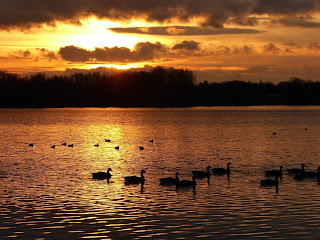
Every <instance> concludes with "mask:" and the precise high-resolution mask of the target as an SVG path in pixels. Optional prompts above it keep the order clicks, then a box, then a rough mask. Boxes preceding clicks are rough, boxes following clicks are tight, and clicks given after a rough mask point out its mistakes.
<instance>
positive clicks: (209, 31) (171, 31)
mask: <svg viewBox="0 0 320 240" xmlns="http://www.w3.org/2000/svg"><path fill="white" fill-rule="evenodd" d="M108 29H109V30H111V31H113V32H116V33H135V34H149V35H179V36H191V35H222V34H257V33H263V32H264V31H258V30H254V29H242V28H224V29H213V28H211V27H191V26H168V27H143V28H142V27H127V28H108Z"/></svg>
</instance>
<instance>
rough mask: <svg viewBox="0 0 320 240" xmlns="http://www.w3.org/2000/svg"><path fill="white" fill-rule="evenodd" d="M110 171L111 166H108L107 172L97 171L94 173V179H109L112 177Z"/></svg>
mask: <svg viewBox="0 0 320 240" xmlns="http://www.w3.org/2000/svg"><path fill="white" fill-rule="evenodd" d="M110 171H112V169H111V168H108V171H107V172H96V173H92V179H99V180H104V179H107V180H108V181H109V179H110V178H111V176H112V175H111V173H110Z"/></svg>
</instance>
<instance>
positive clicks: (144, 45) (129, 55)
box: [59, 42, 167, 62]
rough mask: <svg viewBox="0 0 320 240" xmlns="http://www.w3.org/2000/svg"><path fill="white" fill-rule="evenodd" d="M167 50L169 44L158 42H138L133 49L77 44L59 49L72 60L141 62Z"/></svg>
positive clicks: (68, 59) (62, 55)
mask: <svg viewBox="0 0 320 240" xmlns="http://www.w3.org/2000/svg"><path fill="white" fill-rule="evenodd" d="M166 51H167V46H165V45H163V44H161V43H159V42H156V43H150V42H140V43H137V44H136V45H135V47H134V49H133V50H130V49H129V48H126V47H113V48H108V47H104V48H95V49H94V50H93V51H90V50H86V49H83V48H80V47H75V46H66V47H62V48H60V50H59V54H60V56H61V57H62V58H63V59H64V60H67V61H70V62H87V61H103V62H139V61H149V60H153V59H155V58H158V57H160V56H162V55H161V53H165V52H166Z"/></svg>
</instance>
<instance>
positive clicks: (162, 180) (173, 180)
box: [159, 172, 179, 185]
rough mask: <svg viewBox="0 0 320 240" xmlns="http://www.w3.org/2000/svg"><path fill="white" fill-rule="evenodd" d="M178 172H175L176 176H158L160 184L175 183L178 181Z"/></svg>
mask: <svg viewBox="0 0 320 240" xmlns="http://www.w3.org/2000/svg"><path fill="white" fill-rule="evenodd" d="M178 175H179V173H178V172H176V178H173V177H166V178H160V179H159V180H160V184H162V185H173V184H176V183H177V182H179V177H178Z"/></svg>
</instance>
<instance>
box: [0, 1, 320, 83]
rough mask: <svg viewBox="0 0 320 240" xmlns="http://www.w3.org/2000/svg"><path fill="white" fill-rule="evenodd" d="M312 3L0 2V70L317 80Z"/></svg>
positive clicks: (315, 4) (319, 43)
mask: <svg viewBox="0 0 320 240" xmlns="http://www.w3.org/2000/svg"><path fill="white" fill-rule="evenodd" d="M319 33H320V0H289V1H288V0H197V1H192V0H176V1H172V0H161V1H160V0H155V1H150V0H116V1H114V0H91V1H83V0H77V1H73V0H64V1H61V0H56V1H43V0H41V1H40V0H0V70H1V71H8V72H12V73H18V74H34V73H37V72H45V73H46V74H48V75H49V74H64V73H66V74H69V73H73V72H76V71H83V70H85V71H88V70H97V71H100V72H103V71H109V70H108V69H105V68H104V67H107V68H110V67H114V68H118V69H129V68H146V69H149V68H150V66H165V67H175V68H184V69H189V70H193V71H194V73H195V74H196V77H197V81H198V82H199V81H204V80H207V81H208V82H221V81H229V80H244V81H253V82H257V81H260V80H262V81H272V82H275V83H277V82H279V81H287V80H288V79H289V78H290V77H300V78H303V79H311V80H313V81H319V80H320V34H319Z"/></svg>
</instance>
